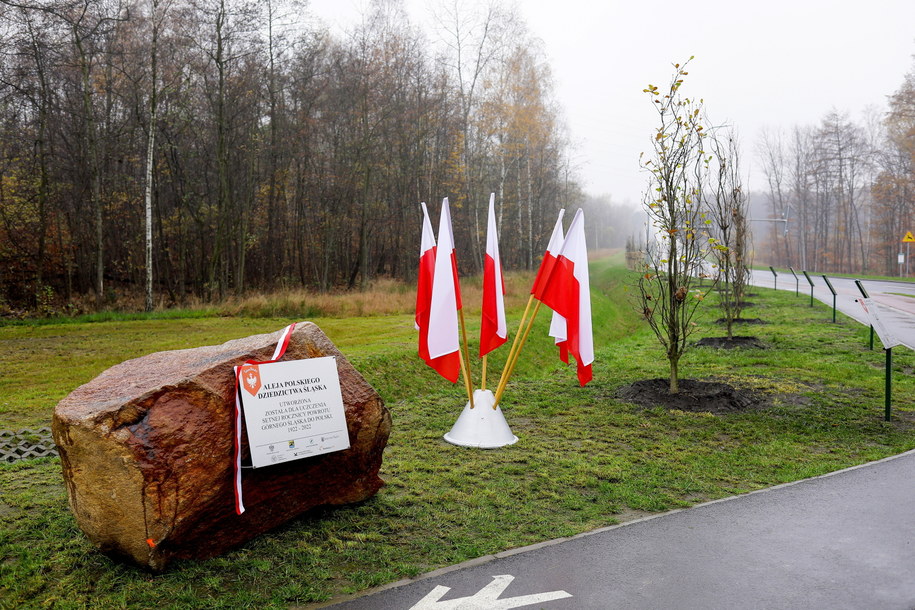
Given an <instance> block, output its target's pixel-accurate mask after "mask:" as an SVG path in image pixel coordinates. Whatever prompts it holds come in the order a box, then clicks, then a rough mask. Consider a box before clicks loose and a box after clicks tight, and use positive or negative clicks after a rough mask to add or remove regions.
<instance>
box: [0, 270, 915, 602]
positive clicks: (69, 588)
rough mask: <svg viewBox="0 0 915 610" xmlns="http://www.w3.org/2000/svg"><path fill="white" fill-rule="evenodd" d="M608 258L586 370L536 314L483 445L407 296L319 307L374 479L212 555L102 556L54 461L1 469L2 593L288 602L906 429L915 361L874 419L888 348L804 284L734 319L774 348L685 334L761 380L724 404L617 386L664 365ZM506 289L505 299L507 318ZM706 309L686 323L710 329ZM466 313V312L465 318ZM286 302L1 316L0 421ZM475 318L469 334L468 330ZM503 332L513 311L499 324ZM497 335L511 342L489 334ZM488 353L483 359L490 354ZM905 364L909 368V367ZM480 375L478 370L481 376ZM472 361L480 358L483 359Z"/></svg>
mask: <svg viewBox="0 0 915 610" xmlns="http://www.w3.org/2000/svg"><path fill="white" fill-rule="evenodd" d="M626 278H627V274H626V272H625V271H624V270H623V269H622V268H621V267H620V266H619V264H618V261H616V260H611V261H600V262H597V263H595V264H594V265H593V266H592V287H593V288H594V294H593V306H594V317H595V335H596V337H595V344H596V346H597V360H596V362H595V366H594V381H593V382H592V383H591V384H589V385H588V386H587V387H585V388H579V387H577V386H576V384H575V375H574V370H573V369H567V368H566V367H565V366H564V365H561V363H559V362H558V360H557V359H556V358H555V350H554V349H553V348H552V346H550V345H549V340H548V339H547V338H546V337H545V334H546V328H547V326H548V323H549V316H548V315H546V313H541V315H540V319H539V321H538V325H539V328H538V329H535V332H534V333H533V334H532V339H533V343H532V345H531V346H530V347H529V348H528V349H527V350H526V352H525V354H524V356H523V358H522V361H521V364H520V368H519V370H518V372H517V374H516V377H515V380H514V381H513V382H512V384H511V385H510V386H509V390H508V392H506V395H505V399H504V402H503V408H504V410H505V414H506V418H507V420H508V422H509V424H510V426H511V427H512V430H513V431H514V432H515V434H517V435H518V437H519V438H520V440H519V442H518V443H517V444H516V445H513V446H511V447H506V448H503V449H500V450H497V451H478V450H471V449H466V448H460V447H455V446H452V445H449V444H447V443H445V442H444V441H443V440H442V438H441V436H442V434H444V433H445V432H447V431H448V429H449V428H450V426H451V425H452V424H453V423H454V421H455V419H456V417H457V415H458V414H459V413H460V409H461V408H462V406H463V403H464V400H465V398H464V396H463V395H462V392H461V390H460V388H459V387H453V386H450V385H449V384H447V383H444V382H442V381H441V380H440V379H437V378H436V377H435V375H434V373H433V372H432V371H431V370H430V369H428V368H426V367H424V366H422V365H421V363H420V362H419V360H418V358H416V356H415V354H414V352H415V347H414V343H415V335H414V331H413V329H412V320H411V318H410V316H409V315H390V316H375V317H367V318H359V319H320V320H317V322H318V323H319V325H320V326H321V327H322V328H323V329H324V330H325V332H327V333H328V335H330V337H331V338H332V339H333V340H335V341H336V342H337V344H338V345H339V346H340V347H341V349H342V350H343V352H344V353H345V354H347V356H348V357H349V358H350V359H351V360H352V361H353V362H354V364H355V365H356V367H357V368H358V369H359V370H360V371H361V372H362V373H363V374H364V375H365V376H366V377H367V378H368V379H369V381H370V382H371V383H372V384H373V385H375V387H376V388H377V389H378V390H379V392H381V394H382V396H384V397H385V400H386V402H387V405H388V407H389V408H390V410H391V413H392V416H393V421H394V429H393V432H392V436H391V439H390V443H389V446H388V448H387V450H386V452H385V461H384V465H383V468H382V477H383V478H384V479H385V480H386V481H387V483H388V485H387V486H386V487H385V488H383V489H382V490H381V492H379V494H378V495H377V496H376V497H374V498H372V499H371V500H369V501H367V502H365V503H363V504H360V505H358V506H351V507H346V508H340V509H335V510H325V511H317V512H314V513H311V514H309V515H306V516H304V517H303V518H301V519H298V520H295V521H294V522H292V523H290V524H288V525H287V526H285V527H283V528H281V529H279V530H277V531H274V532H271V533H270V534H268V535H265V536H261V537H260V538H258V539H256V540H254V541H252V542H251V543H249V544H248V545H246V546H245V547H243V548H241V549H239V550H236V551H234V552H232V553H229V554H228V555H226V556H224V557H221V558H217V559H214V560H210V561H203V562H182V563H179V564H176V565H175V566H174V569H172V570H171V571H170V572H168V573H167V574H164V575H160V576H151V575H149V574H146V573H144V572H142V571H139V570H136V569H133V568H131V567H127V566H123V565H120V564H118V563H115V562H113V561H111V560H109V559H108V558H106V557H104V556H102V555H100V554H98V553H96V552H95V551H94V549H93V548H92V546H91V545H90V544H89V543H88V542H87V541H86V540H85V538H84V537H83V536H82V534H81V533H80V532H79V530H78V528H77V527H76V525H75V523H74V521H73V518H72V517H71V515H70V513H69V511H68V508H67V503H66V495H65V491H64V489H63V487H62V485H61V481H60V466H59V463H58V461H57V460H56V459H42V460H32V461H28V462H21V463H18V464H14V465H9V466H0V498H2V499H0V606H2V607H11V608H12V607H48V606H50V607H98V608H102V607H104V608H111V607H130V608H152V607H162V606H165V607H177V608H182V607H187V608H198V607H231V608H238V607H257V608H264V607H285V606H288V605H291V604H303V603H308V602H314V601H321V600H326V599H328V598H329V597H331V596H333V595H335V594H340V593H347V592H353V591H359V590H362V589H365V588H368V587H371V586H375V585H378V584H382V583H385V582H390V581H392V580H396V579H399V578H402V577H405V576H413V575H416V574H419V573H422V572H425V571H428V570H431V569H434V568H436V567H440V566H443V565H449V564H453V563H457V562H460V561H464V560H466V559H470V558H473V557H478V556H480V555H484V554H487V553H493V552H497V551H500V550H503V549H507V548H511V547H517V546H522V545H526V544H531V543H534V542H537V541H542V540H545V539H552V538H556V537H559V536H567V535H571V534H575V533H578V532H582V531H586V530H590V529H594V528H596V527H601V526H604V525H608V524H612V523H615V522H617V521H619V520H624V519H627V518H629V517H631V516H632V515H637V514H642V511H662V510H667V509H671V508H677V507H684V506H688V505H690V504H693V503H696V502H699V501H703V500H707V499H713V498H720V497H724V496H727V495H731V494H735V493H742V492H746V491H750V490H754V489H759V488H762V487H767V486H771V485H774V484H778V483H783V482H786V481H792V480H796V479H799V478H804V477H809V476H812V475H817V474H822V473H825V472H829V471H832V470H836V469H839V468H842V467H846V466H851V465H853V464H858V463H862V462H865V461H869V460H873V459H877V458H881V457H885V456H888V455H891V454H895V453H899V452H901V451H904V450H907V449H911V448H913V447H915V435H913V434H912V431H913V423H912V422H913V419H915V401H913V400H912V399H911V398H910V397H911V396H913V395H915V380H913V379H912V376H911V375H910V374H909V373H911V372H912V369H913V366H915V360H913V358H912V355H911V353H910V352H908V351H907V350H899V353H898V354H894V367H895V369H896V372H897V374H896V376H895V379H894V381H895V387H894V396H895V397H897V398H896V400H895V403H894V414H895V415H896V418H895V419H894V421H892V422H889V423H886V422H883V421H882V415H883V371H882V366H883V355H882V353H881V352H870V351H868V350H867V331H866V329H864V328H863V327H861V326H860V325H858V324H856V323H855V322H853V321H851V320H850V319H848V318H844V317H841V316H840V318H839V323H838V324H832V323H831V310H830V309H829V308H827V307H826V306H824V305H821V304H819V303H817V304H816V306H815V307H808V301H807V300H806V299H805V298H804V297H803V295H802V296H801V297H795V296H794V295H793V294H790V293H786V292H779V293H776V292H774V291H771V290H765V289H762V290H758V294H756V295H754V296H753V297H752V301H753V302H754V303H756V305H755V306H754V307H753V308H751V309H750V310H748V311H747V313H746V314H745V315H746V317H759V318H762V319H763V320H765V321H766V322H768V323H767V324H765V325H762V326H754V327H752V329H750V328H746V329H743V331H742V332H741V334H753V335H755V336H757V337H758V338H760V339H761V340H763V341H764V342H765V343H767V344H768V345H769V346H770V347H771V348H770V349H768V350H746V351H742V352H739V353H732V352H725V351H718V350H704V349H698V348H697V349H694V350H693V351H691V352H689V353H688V354H687V356H686V357H685V359H684V361H683V362H682V364H681V369H682V371H683V373H684V375H685V376H690V377H698V378H709V377H715V378H719V379H721V378H724V379H727V380H728V381H730V382H731V383H733V384H737V385H742V386H746V387H752V388H754V389H756V390H757V391H760V392H765V393H769V394H771V395H772V398H773V406H772V407H770V408H768V409H765V410H756V411H749V412H742V413H733V414H728V415H723V416H710V415H703V414H693V413H684V412H677V411H673V412H671V411H667V410H664V409H660V408H656V409H642V408H638V407H636V406H634V405H631V404H627V403H624V402H621V401H618V400H616V399H615V398H614V394H615V392H616V390H617V389H618V388H619V387H621V386H622V385H625V384H628V383H631V382H633V381H636V380H639V379H645V378H649V377H661V376H664V375H665V374H666V362H665V360H664V359H663V355H662V353H661V351H660V349H659V347H658V346H657V343H656V342H655V340H654V337H653V336H652V335H650V334H649V332H647V331H646V329H645V328H644V327H643V325H642V324H641V323H640V321H639V320H638V319H637V318H636V316H635V314H634V313H633V311H632V308H631V306H630V305H629V303H628V298H627V295H626V294H625V292H626V287H625V286H626ZM519 316H520V306H519V305H518V304H517V303H516V305H515V306H514V307H513V310H512V312H511V313H510V316H509V324H510V326H512V325H515V324H517V320H518V318H519ZM718 316H719V314H718V312H717V311H714V310H710V311H708V312H707V313H706V314H705V317H704V319H700V320H699V324H700V333H699V334H697V338H698V337H700V336H702V335H706V336H718V335H720V334H721V329H720V328H718V327H717V326H716V325H714V323H713V320H714V319H715V318H717V317H718ZM476 317H478V316H469V317H468V321H471V320H473V319H476ZM287 322H288V320H287V319H282V318H278V319H246V318H208V319H180V320H142V321H120V322H105V323H94V324H68V325H43V326H33V327H18V326H14V327H5V328H0V348H2V349H0V354H2V356H0V367H2V369H0V370H2V371H3V373H2V377H0V384H2V385H0V397H2V398H0V409H2V410H0V428H6V429H8V428H17V427H25V426H37V425H40V424H43V423H46V422H47V421H48V419H49V417H50V413H51V409H52V408H53V405H54V404H55V403H56V401H57V400H58V399H59V398H60V397H62V396H63V395H64V394H66V392H68V391H69V390H70V389H72V388H73V387H75V386H76V385H78V384H79V383H82V382H84V381H87V380H88V379H90V378H92V377H93V376H94V375H96V374H97V373H98V372H100V371H101V370H103V369H104V368H106V367H107V366H110V365H111V364H114V363H115V362H119V361H121V360H123V359H125V358H129V357H134V356H138V355H142V354H145V353H148V352H151V351H156V350H162V349H171V348H180V347H189V346H193V345H202V344H208V343H216V342H220V341H224V340H226V339H230V338H235V337H238V336H242V335H246V334H252V333H256V332H266V331H271V330H276V329H278V328H279V327H281V326H282V325H284V324H286V323H287ZM476 328H477V326H476V325H475V324H474V325H473V327H472V328H471V329H470V332H471V336H473V335H474V334H475V333H476ZM512 330H514V329H512ZM500 351H506V350H500ZM500 358H504V354H503V355H500V356H499V357H496V358H494V359H493V360H495V362H494V363H493V368H492V371H499V370H500V369H501V361H500ZM903 373H904V374H903ZM493 374H494V373H492V372H491V375H493ZM477 375H478V373H477Z"/></svg>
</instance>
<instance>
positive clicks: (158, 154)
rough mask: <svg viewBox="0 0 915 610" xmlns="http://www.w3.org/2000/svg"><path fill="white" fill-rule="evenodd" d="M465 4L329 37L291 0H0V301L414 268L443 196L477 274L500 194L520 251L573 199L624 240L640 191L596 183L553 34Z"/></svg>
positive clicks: (172, 296) (235, 285)
mask: <svg viewBox="0 0 915 610" xmlns="http://www.w3.org/2000/svg"><path fill="white" fill-rule="evenodd" d="M449 6H450V8H449ZM455 6H456V4H451V5H445V4H442V6H441V7H440V9H439V11H438V16H439V17H438V27H437V28H436V31H435V32H434V33H432V34H431V35H430V34H428V33H426V32H421V31H419V30H417V29H416V28H414V27H413V26H412V25H411V24H410V22H409V19H408V17H407V15H406V14H405V13H404V11H403V7H402V5H401V4H400V3H399V2H396V1H392V0H376V1H375V2H373V3H372V4H371V6H370V9H369V10H368V11H367V12H366V13H365V14H364V16H363V20H362V22H361V23H360V24H359V25H357V26H355V27H353V28H352V29H350V30H349V31H347V32H346V33H345V34H343V35H337V36H335V35H331V34H330V33H329V31H328V30H327V29H326V28H324V27H323V26H321V24H319V23H317V22H316V21H315V20H314V19H313V18H311V17H310V16H309V13H308V11H307V4H303V3H297V2H295V1H294V0H265V1H263V2H245V1H243V0H51V1H44V0H29V1H27V2H16V1H10V0H2V2H0V24H2V28H0V54H2V55H0V57H2V61H0V308H7V309H10V308H17V307H18V308H25V309H35V308H39V309H44V310H49V311H50V310H53V309H55V308H56V307H59V306H61V305H63V304H67V303H71V304H72V303H74V302H78V303H81V307H82V308H87V307H88V308H91V307H104V306H111V305H114V304H115V303H116V302H118V300H119V299H120V298H121V297H123V295H125V294H134V295H136V294H143V293H144V292H148V293H149V294H150V295H155V303H156V304H157V305H171V304H181V303H183V302H185V301H186V300H187V299H188V298H194V299H198V300H207V301H211V300H218V299H222V298H225V297H227V296H230V295H238V294H243V293H245V292H246V291H251V290H276V289H285V288H292V287H306V288H309V289H314V290H318V291H322V292H324V291H329V290H333V289H337V288H350V289H351V288H362V287H365V286H366V285H368V284H369V283H370V282H371V281H372V280H373V279H374V278H376V277H391V278H396V279H411V278H412V277H414V276H415V273H416V264H417V256H418V248H419V241H420V240H419V231H420V220H421V213H420V208H419V205H418V204H419V202H420V201H425V202H427V203H428V204H429V208H430V213H431V214H432V217H433V222H436V220H437V217H438V208H439V203H440V202H441V199H442V197H445V196H447V197H449V200H450V203H451V207H452V213H453V217H454V229H455V238H456V242H457V243H458V244H459V247H460V251H459V265H460V266H461V271H462V273H475V272H478V271H479V269H480V266H481V264H482V255H483V250H484V247H485V234H484V233H485V219H486V205H487V204H488V200H489V193H490V192H495V193H496V198H497V209H498V215H499V219H498V220H499V226H500V232H501V236H500V239H501V240H502V243H501V251H502V258H503V262H504V264H505V266H506V267H507V268H510V269H530V268H532V267H533V266H534V265H535V264H536V263H537V261H538V260H539V257H540V255H541V252H540V250H541V249H542V248H543V247H544V244H545V243H546V240H547V238H548V235H549V232H550V231H551V229H552V226H553V224H554V222H555V218H556V213H557V210H558V209H559V208H562V207H572V206H585V207H586V209H590V210H593V211H594V214H591V215H590V217H591V218H592V219H593V221H594V222H593V224H591V225H589V229H590V232H589V238H591V235H592V233H593V237H594V240H595V242H596V243H597V244H598V245H599V246H601V247H608V246H614V245H616V246H621V245H622V243H623V241H624V240H625V232H623V231H620V230H616V231H614V230H613V229H610V228H609V227H610V226H611V225H612V224H615V223H613V222H611V220H612V218H613V217H614V216H616V215H617V213H619V214H623V215H625V216H626V217H627V218H630V217H631V216H632V211H630V210H628V209H624V208H619V209H617V208H616V207H615V206H613V205H612V204H609V201H608V200H607V199H606V198H604V199H594V198H587V197H585V196H584V194H583V193H582V191H581V189H580V187H579V185H578V183H577V181H576V175H575V171H574V167H573V164H572V162H571V160H570V158H571V145H570V142H569V138H568V135H567V133H566V130H565V127H564V125H563V122H562V117H561V109H560V108H559V107H558V106H557V104H556V101H555V99H554V96H553V90H552V84H551V77H550V70H549V66H548V65H547V63H546V61H545V59H544V57H543V54H542V51H541V50H540V47H539V46H538V42H537V41H536V40H535V39H533V38H532V37H531V36H530V35H529V34H528V32H527V31H526V29H525V25H524V23H523V22H521V21H520V20H519V19H518V18H517V16H516V15H514V14H513V13H512V12H511V11H510V10H506V9H503V8H502V7H501V5H499V4H498V3H494V4H491V5H489V7H488V10H487V11H486V12H484V13H474V14H462V13H460V12H458V11H457V9H456V8H455ZM599 227H600V228H599ZM602 231H603V232H604V234H603V235H602V234H601V232H602ZM148 261H151V267H150V262H148ZM149 270H151V273H147V272H148V271H149ZM151 306H152V301H151V300H150V302H148V303H147V307H151ZM72 307H73V305H71V308H72Z"/></svg>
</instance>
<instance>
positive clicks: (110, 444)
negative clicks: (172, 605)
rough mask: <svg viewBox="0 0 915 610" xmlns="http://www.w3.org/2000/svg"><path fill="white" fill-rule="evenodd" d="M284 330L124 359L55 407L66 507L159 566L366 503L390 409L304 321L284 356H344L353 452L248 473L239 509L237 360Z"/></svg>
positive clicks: (255, 356)
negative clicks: (309, 514)
mask: <svg viewBox="0 0 915 610" xmlns="http://www.w3.org/2000/svg"><path fill="white" fill-rule="evenodd" d="M279 336H280V332H276V333H272V334H265V335H256V336H252V337H248V338H246V339H238V340H235V341H229V342H227V343H224V344H222V345H217V346H210V347H199V348H194V349H185V350H177V351H170V352H159V353H155V354H150V355H148V356H144V357H142V358H137V359H135V360H128V361H126V362H123V363H121V364H119V365H117V366H114V367H112V368H110V369H108V370H107V371H105V372H103V373H102V374H101V375H99V376H98V377H96V378H95V379H94V380H92V381H90V382H89V383H87V384H85V385H83V386H80V387H79V388H77V389H76V390H74V391H73V392H71V393H70V395H68V396H67V397H66V398H64V399H63V400H62V401H61V402H60V403H59V404H58V405H57V408H56V409H55V410H54V422H53V433H54V441H55V442H56V443H57V447H58V450H59V453H60V459H61V464H62V466H63V474H64V480H65V482H66V486H67V492H68V496H69V500H70V508H71V509H72V511H73V514H74V515H75V516H76V521H77V523H78V524H79V526H80V528H81V529H82V530H83V531H84V532H85V533H86V535H87V536H88V537H89V538H90V539H91V540H92V541H93V542H94V543H95V544H96V545H98V547H99V548H100V549H101V550H102V551H104V552H106V553H109V554H111V555H116V556H119V557H122V558H126V559H128V560H130V561H133V562H135V563H137V564H139V565H141V566H144V567H147V568H149V569H151V570H154V571H160V570H163V569H164V568H165V567H166V565H167V564H168V562H169V561H171V560H172V559H176V558H198V559H199V558H206V557H212V556H215V555H218V554H220V553H223V552H225V551H227V550H228V549H230V548H232V547H235V546H237V545H240V544H242V543H244V542H245V541H247V540H250V539H251V538H253V537H255V536H257V535H259V534H261V533H263V532H266V531H267V530H269V529H271V528H273V527H276V526H278V525H280V524H282V523H285V522H286V521H288V520H290V519H292V518H294V517H296V516H298V515H300V514H302V513H303V512H305V511H307V510H308V509H310V508H313V507H316V506H327V505H342V504H348V503H352V502H359V501H362V500H365V499H367V498H369V497H371V496H372V495H373V494H374V493H375V492H376V491H378V489H379V488H380V487H381V486H382V485H383V484H384V483H383V482H382V480H381V479H380V478H379V477H378V470H379V468H380V467H381V458H382V452H383V451H384V447H385V444H386V443H387V439H388V435H389V433H390V430H391V417H390V414H389V413H388V410H387V409H386V408H385V406H384V403H383V402H382V400H381V397H380V396H379V395H378V393H377V392H376V391H375V390H374V389H373V388H372V387H371V386H370V385H369V384H368V382H366V381H365V379H364V378H363V377H362V376H361V375H360V374H359V373H358V372H357V371H356V369H354V368H353V366H352V365H351V364H350V363H349V362H348V361H347V360H346V358H345V357H344V356H343V354H341V353H340V352H339V350H337V348H336V347H335V346H334V345H333V343H331V341H330V340H329V339H328V338H327V336H326V335H325V334H324V333H323V332H321V330H320V329H319V328H318V327H317V326H315V325H314V324H312V323H310V322H307V323H301V324H298V325H297V326H296V328H295V330H294V332H293V333H292V335H291V338H290V341H289V346H288V348H287V350H286V355H285V356H284V357H283V360H295V359H302V358H313V357H319V356H336V362H337V369H338V372H339V375H340V386H341V391H342V395H343V403H344V407H345V411H346V421H347V426H348V429H349V440H350V448H349V449H346V450H343V451H337V452H333V453H327V454H324V455H320V456H316V457H310V458H306V459H299V460H296V461H291V462H286V463H283V464H280V465H276V466H270V467H266V468H257V469H245V470H244V472H243V475H242V483H243V490H244V504H245V508H246V509H247V510H246V512H244V513H243V514H242V515H237V514H236V512H235V505H234V492H233V485H232V483H233V458H232V456H233V438H234V437H233V429H234V428H233V422H234V390H235V380H234V376H233V369H232V367H233V366H235V365H239V364H242V363H244V362H245V361H246V360H256V361H264V360H268V359H269V358H270V357H271V355H272V353H273V349H274V347H275V345H276V342H277V340H278V338H279ZM243 439H245V440H244V441H243V446H242V455H243V457H247V456H248V447H247V440H246V439H247V435H244V436H243Z"/></svg>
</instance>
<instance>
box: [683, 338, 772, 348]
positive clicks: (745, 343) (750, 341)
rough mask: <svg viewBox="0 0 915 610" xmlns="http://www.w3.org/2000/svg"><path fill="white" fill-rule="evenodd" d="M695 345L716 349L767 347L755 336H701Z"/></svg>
mask: <svg viewBox="0 0 915 610" xmlns="http://www.w3.org/2000/svg"><path fill="white" fill-rule="evenodd" d="M696 345H698V346H699V347H714V348H717V349H741V348H746V349H768V346H767V345H766V344H765V343H763V342H762V341H760V340H759V339H757V338H756V337H730V338H728V337H702V338H701V339H699V340H698V341H697V342H696Z"/></svg>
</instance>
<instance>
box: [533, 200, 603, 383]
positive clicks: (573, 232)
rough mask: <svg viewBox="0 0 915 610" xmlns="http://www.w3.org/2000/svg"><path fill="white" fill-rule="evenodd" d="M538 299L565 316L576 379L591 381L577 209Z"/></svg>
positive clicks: (587, 297)
mask: <svg viewBox="0 0 915 610" xmlns="http://www.w3.org/2000/svg"><path fill="white" fill-rule="evenodd" d="M542 294H543V298H542V299H541V301H543V303H544V304H545V305H547V306H548V307H550V308H552V309H553V311H556V312H557V313H559V314H560V315H562V316H563V317H564V318H565V319H566V327H567V329H566V330H567V342H568V350H569V353H570V354H572V356H574V357H575V360H577V361H578V382H579V383H580V384H581V385H582V386H584V385H585V384H586V383H588V382H589V381H591V363H592V362H594V338H593V335H592V332H591V285H590V281H589V279H588V249H587V245H586V244H585V218H584V213H583V212H582V211H581V210H580V209H579V210H578V211H577V212H576V213H575V218H573V219H572V224H571V225H570V226H569V232H568V233H567V234H566V238H565V241H564V242H563V244H562V248H560V250H559V252H558V254H557V256H556V262H555V264H554V265H553V269H552V271H551V272H550V274H549V276H548V277H547V279H546V281H545V282H544V285H543V290H542Z"/></svg>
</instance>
